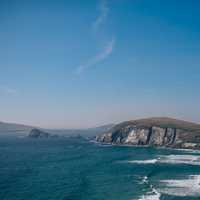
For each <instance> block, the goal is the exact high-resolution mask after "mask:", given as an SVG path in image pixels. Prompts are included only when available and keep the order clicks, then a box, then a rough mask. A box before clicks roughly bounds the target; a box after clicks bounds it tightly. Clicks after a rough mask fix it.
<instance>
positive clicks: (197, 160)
mask: <svg viewBox="0 0 200 200" xmlns="http://www.w3.org/2000/svg"><path fill="white" fill-rule="evenodd" d="M128 162H129V163H135V164H156V163H167V164H187V165H200V156H199V155H174V154H172V155H167V156H159V157H157V158H154V159H148V160H131V161H128Z"/></svg>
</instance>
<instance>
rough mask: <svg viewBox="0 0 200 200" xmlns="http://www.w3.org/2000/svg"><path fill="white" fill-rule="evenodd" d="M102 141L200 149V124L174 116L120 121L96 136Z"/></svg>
mask: <svg viewBox="0 0 200 200" xmlns="http://www.w3.org/2000/svg"><path fill="white" fill-rule="evenodd" d="M96 140H97V141H98V142H102V143H110V144H120V145H148V146H160V147H172V148H189V149H200V125H199V124H195V123H191V122H187V121H183V120H177V119H172V118H166V117H160V118H147V119H140V120H133V121H126V122H123V123H120V124H118V125H116V126H114V127H113V128H111V129H110V130H109V131H107V132H105V133H102V134H100V135H98V136H96Z"/></svg>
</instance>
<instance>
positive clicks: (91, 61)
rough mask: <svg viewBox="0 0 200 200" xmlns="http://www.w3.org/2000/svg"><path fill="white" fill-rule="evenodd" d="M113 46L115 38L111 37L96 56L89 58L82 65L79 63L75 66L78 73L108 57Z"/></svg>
mask: <svg viewBox="0 0 200 200" xmlns="http://www.w3.org/2000/svg"><path fill="white" fill-rule="evenodd" d="M114 46H115V39H114V38H112V40H110V41H109V42H108V43H107V44H106V46H105V47H104V49H103V51H102V52H100V53H99V54H97V55H96V56H94V57H92V58H90V59H89V60H88V61H87V63H86V64H84V65H80V66H79V67H78V68H77V73H78V74H80V73H82V72H83V71H84V70H86V69H88V68H90V67H93V66H95V65H96V64H98V63H100V62H102V61H103V60H105V59H106V58H108V57H109V56H110V54H111V53H112V52H113V50H114Z"/></svg>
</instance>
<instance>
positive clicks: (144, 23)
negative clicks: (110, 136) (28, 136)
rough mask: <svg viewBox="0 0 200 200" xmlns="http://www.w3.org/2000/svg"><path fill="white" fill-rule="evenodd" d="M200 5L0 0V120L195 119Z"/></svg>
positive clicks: (63, 123) (49, 123)
mask: <svg viewBox="0 0 200 200" xmlns="http://www.w3.org/2000/svg"><path fill="white" fill-rule="evenodd" d="M199 6H200V2H198V1H195V0H192V1H172V0H169V1H160V0H155V1H153V2H152V1H148V0H142V1H137V0H136V1H132V0H123V1H122V0H94V1H84V3H83V1H80V0H76V1H62V0H61V1H44V0H41V1H34V0H30V1H15V0H9V1H4V0H2V1H0V23H1V26H0V43H1V45H0V110H1V112H0V121H3V122H10V123H13V122H14V123H20V124H26V125H33V126H38V127H44V128H89V127H95V126H101V125H105V124H109V123H118V122H121V121H125V120H132V119H137V118H146V117H155V116H167V117H173V118H178V119H184V120H187V121H192V122H197V123H200V115H199V113H200V107H199V102H200V94H199V92H198V90H199V85H200V67H199V64H200V56H199V55H200V16H199Z"/></svg>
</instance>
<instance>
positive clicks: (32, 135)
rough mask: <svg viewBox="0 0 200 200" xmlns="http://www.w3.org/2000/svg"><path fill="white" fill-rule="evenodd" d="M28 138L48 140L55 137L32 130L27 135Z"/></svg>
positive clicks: (35, 129) (38, 130)
mask: <svg viewBox="0 0 200 200" xmlns="http://www.w3.org/2000/svg"><path fill="white" fill-rule="evenodd" d="M28 137H29V138H50V137H51V138H52V137H56V135H52V134H50V133H47V132H45V131H42V130H40V129H37V128H34V129H32V130H31V131H30V133H29V134H28Z"/></svg>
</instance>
